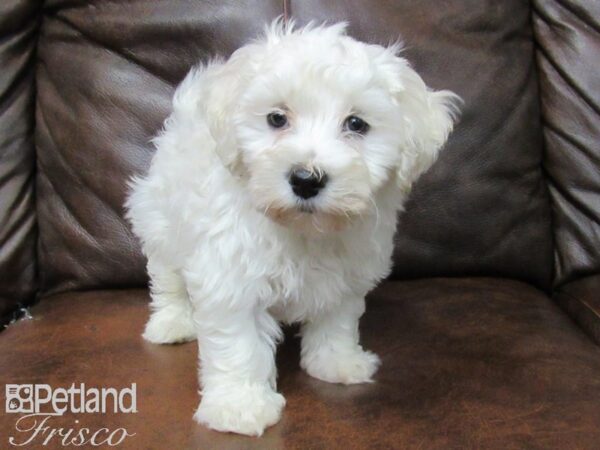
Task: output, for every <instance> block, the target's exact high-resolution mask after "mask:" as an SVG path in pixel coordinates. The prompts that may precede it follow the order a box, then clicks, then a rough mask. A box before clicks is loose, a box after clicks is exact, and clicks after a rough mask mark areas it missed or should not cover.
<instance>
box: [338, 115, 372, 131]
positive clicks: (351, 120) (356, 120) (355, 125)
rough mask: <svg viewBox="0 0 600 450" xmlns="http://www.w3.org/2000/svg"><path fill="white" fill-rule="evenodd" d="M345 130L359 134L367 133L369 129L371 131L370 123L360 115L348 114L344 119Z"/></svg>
mask: <svg viewBox="0 0 600 450" xmlns="http://www.w3.org/2000/svg"><path fill="white" fill-rule="evenodd" d="M344 130H347V131H351V132H353V133H358V134H365V133H366V132H367V131H369V124H368V123H367V122H365V121H364V120H362V119H361V118H360V117H358V116H348V117H346V120H345V121H344Z"/></svg>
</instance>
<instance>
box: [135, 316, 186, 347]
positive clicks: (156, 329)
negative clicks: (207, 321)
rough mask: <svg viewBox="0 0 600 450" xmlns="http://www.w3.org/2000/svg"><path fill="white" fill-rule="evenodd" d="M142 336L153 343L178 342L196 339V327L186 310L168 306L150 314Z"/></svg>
mask: <svg viewBox="0 0 600 450" xmlns="http://www.w3.org/2000/svg"><path fill="white" fill-rule="evenodd" d="M142 337H143V338H144V339H146V340H147V341H149V342H152V343H153V344H176V343H179V342H187V341H193V340H194V339H196V329H195V327H194V321H193V320H192V318H191V316H190V315H189V314H187V312H186V311H185V310H179V309H177V310H174V309H170V308H168V307H167V308H163V309H159V310H157V311H154V312H153V313H152V314H151V315H150V319H149V320H148V323H147V324H146V329H145V330H144V334H142Z"/></svg>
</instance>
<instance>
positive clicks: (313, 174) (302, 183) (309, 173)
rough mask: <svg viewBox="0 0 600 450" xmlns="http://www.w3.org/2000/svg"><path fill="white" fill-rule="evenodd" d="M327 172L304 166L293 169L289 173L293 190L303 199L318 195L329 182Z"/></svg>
mask: <svg viewBox="0 0 600 450" xmlns="http://www.w3.org/2000/svg"><path fill="white" fill-rule="evenodd" d="M327 180H328V177H327V174H326V173H324V172H320V171H315V170H309V169H306V168H304V167H298V168H295V169H293V170H292V171H291V172H290V175H289V183H290V186H291V187H292V191H293V192H294V194H296V195H297V196H298V197H300V198H301V199H304V200H307V199H309V198H312V197H316V196H317V195H318V194H319V192H320V191H321V189H323V188H324V187H325V185H326V184H327Z"/></svg>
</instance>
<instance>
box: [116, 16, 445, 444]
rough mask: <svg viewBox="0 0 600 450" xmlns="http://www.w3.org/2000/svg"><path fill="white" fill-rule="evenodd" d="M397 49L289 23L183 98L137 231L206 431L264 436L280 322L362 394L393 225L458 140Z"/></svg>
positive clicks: (164, 139) (168, 125)
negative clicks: (376, 293)
mask: <svg viewBox="0 0 600 450" xmlns="http://www.w3.org/2000/svg"><path fill="white" fill-rule="evenodd" d="M398 51H399V46H398V45H392V46H391V47H389V48H384V47H381V46H378V45H367V44H364V43H361V42H358V41H356V40H354V39H352V38H351V37H349V36H347V35H346V34H345V25H344V24H337V25H333V26H307V27H305V28H302V29H296V30H294V29H293V27H292V26H285V25H282V24H281V23H280V22H276V23H274V24H273V25H272V26H270V27H268V29H267V31H266V33H265V36H264V37H263V38H261V39H259V40H257V41H254V42H252V43H250V44H249V45H246V46H244V47H242V48H240V49H239V50H237V51H236V52H235V53H234V54H233V55H232V56H231V57H230V58H229V59H228V60H227V61H213V62H211V63H209V64H207V65H204V66H201V67H198V68H195V69H194V70H192V71H191V72H190V73H189V75H188V76H187V77H186V78H185V80H184V81H183V82H182V84H181V85H180V86H179V88H178V89H177V91H176V93H175V96H174V100H173V113H172V114H171V116H170V117H169V118H168V119H167V120H166V122H165V126H164V131H163V132H162V133H161V134H160V136H158V137H157V138H156V140H155V144H156V148H157V151H156V154H155V155H154V158H153V160H152V165H151V167H150V171H149V173H148V175H147V176H145V177H144V178H138V179H135V180H134V181H133V183H132V192H131V196H130V197H129V200H128V202H127V207H128V209H129V212H128V217H129V219H130V221H131V222H132V224H133V229H134V232H135V233H136V235H137V236H139V237H140V239H141V242H142V248H143V251H144V254H145V255H146V256H147V258H148V272H149V274H150V278H151V293H152V304H151V306H152V314H151V316H150V320H149V321H148V324H147V325H146V330H145V332H144V337H145V338H146V339H147V340H149V341H151V342H155V343H162V344H164V343H174V342H182V341H187V340H192V339H195V338H197V339H198V343H199V354H200V384H201V387H202V400H201V402H200V406H199V408H198V410H197V412H196V414H195V419H196V420H197V421H198V422H200V423H202V424H205V425H207V426H208V427H210V428H213V429H216V430H221V431H232V432H237V433H243V434H248V435H260V434H261V433H262V432H263V430H264V429H265V427H267V426H269V425H273V424H274V423H276V422H277V421H278V420H279V417H280V415H281V411H282V408H283V406H284V404H285V400H284V398H283V396H282V395H281V394H279V393H277V391H276V376H277V375H276V368H275V364H274V352H275V347H276V344H277V341H278V340H279V339H280V338H281V336H282V334H281V330H280V325H279V324H280V323H282V322H283V323H291V322H300V323H301V336H302V351H301V366H302V368H303V369H304V370H306V372H308V374H309V375H311V376H313V377H316V378H319V379H321V380H324V381H327V382H331V383H345V384H352V383H365V382H370V381H371V380H372V376H373V374H374V373H375V371H376V370H377V368H378V366H379V363H380V362H379V359H378V357H377V356H376V355H375V354H373V353H371V352H369V351H366V350H364V349H363V348H362V347H361V345H360V343H359V336H358V321H359V318H360V317H361V315H362V314H363V312H364V310H365V300H364V298H365V295H366V294H367V293H368V292H369V290H371V289H372V288H373V287H374V286H375V285H376V284H377V282H378V281H379V280H381V279H382V278H384V277H385V276H386V275H387V274H388V273H389V271H390V267H391V253H392V249H393V242H392V239H393V235H394V231H395V226H396V217H397V213H398V211H399V210H401V209H402V205H403V202H404V201H405V199H406V195H407V193H408V192H409V189H410V187H411V184H412V183H413V182H414V181H415V180H416V179H417V178H418V177H419V175H421V174H422V173H423V172H424V171H425V170H427V169H428V168H429V167H430V166H431V165H432V163H433V162H434V160H435V159H436V156H437V154H438V151H439V149H440V148H441V147H442V145H443V144H444V142H445V141H446V139H447V136H448V134H449V132H450V131H451V129H452V126H453V111H454V107H453V103H454V100H455V98H456V96H455V95H454V94H452V93H451V92H448V91H439V92H433V91H431V90H429V89H428V88H427V87H426V85H425V83H424V82H423V80H422V79H421V78H420V77H419V75H418V74H417V73H416V72H415V71H414V70H412V69H411V67H410V65H409V64H408V62H407V61H406V60H405V59H403V58H401V57H399V56H398V55H397V53H398Z"/></svg>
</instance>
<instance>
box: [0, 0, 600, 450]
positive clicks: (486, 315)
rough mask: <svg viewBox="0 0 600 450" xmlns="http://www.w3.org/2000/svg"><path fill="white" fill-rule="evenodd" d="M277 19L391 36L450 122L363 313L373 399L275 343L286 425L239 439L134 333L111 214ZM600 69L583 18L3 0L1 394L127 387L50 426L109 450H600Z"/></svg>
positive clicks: (300, 3)
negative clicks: (117, 401) (214, 79)
mask: <svg viewBox="0 0 600 450" xmlns="http://www.w3.org/2000/svg"><path fill="white" fill-rule="evenodd" d="M281 14H286V15H287V16H293V17H295V18H296V19H297V21H298V22H299V23H306V22H307V21H309V20H313V19H314V20H317V21H322V20H328V21H337V20H347V21H348V22H349V23H350V32H351V34H352V35H354V36H356V37H359V38H361V39H363V40H367V41H371V42H379V43H384V44H385V43H388V42H389V41H392V40H394V39H395V38H396V37H397V36H398V35H399V34H401V35H402V37H403V38H404V40H405V42H406V44H407V48H406V51H405V54H406V56H407V57H408V58H409V59H410V60H411V61H413V63H414V65H415V66H416V68H417V70H418V71H419V72H420V73H421V74H422V75H423V77H424V78H425V80H426V81H427V82H428V84H430V85H431V86H433V87H434V88H448V89H451V90H453V91H455V92H457V93H458V94H459V95H460V96H461V97H462V98H463V99H464V101H465V104H464V108H463V113H462V119H461V122H460V125H459V126H458V128H457V129H456V132H455V133H454V134H453V135H452V137H451V140H450V142H449V143H448V145H447V147H446V149H445V150H444V152H443V154H442V155H441V158H440V160H439V162H438V163H437V164H436V165H435V166H434V168H433V169H432V170H431V171H430V172H429V173H428V174H427V175H426V176H425V177H424V178H423V179H422V180H421V181H420V182H419V183H418V184H417V186H416V187H415V189H414V191H413V193H412V196H411V200H410V203H409V205H408V207H407V211H406V213H405V214H404V215H403V216H402V217H401V219H400V223H399V228H398V234H397V238H396V241H395V242H396V247H395V255H394V258H395V267H394V270H393V273H392V275H391V277H390V279H389V280H388V281H386V282H384V283H383V284H382V285H381V286H380V287H379V288H378V289H376V290H375V292H373V293H372V294H371V295H370V301H369V304H368V309H367V313H366V315H365V317H364V319H363V321H362V324H361V326H362V333H363V335H364V339H363V340H364V344H365V346H366V347H368V348H370V349H372V350H374V351H375V352H377V353H378V354H379V355H380V356H381V358H382V360H383V366H382V368H381V369H380V371H379V373H378V374H377V376H376V383H374V384H369V385H361V386H351V387H345V386H338V385H330V384H326V383H323V382H320V381H317V380H315V379H311V378H310V377H308V376H307V375H306V374H304V373H303V372H302V371H301V370H300V368H299V364H298V343H297V340H296V338H295V337H294V330H289V331H288V333H287V334H288V335H287V339H286V341H285V343H284V344H282V346H281V348H280V349H279V353H278V367H279V370H280V377H279V388H280V391H281V392H282V393H283V394H284V395H285V396H286V398H287V407H286V409H285V412H284V416H283V419H282V421H281V422H280V423H279V424H278V425H276V426H274V427H272V428H270V429H269V430H267V432H266V433H265V435H264V436H263V437H262V438H260V439H253V438H246V437H240V436H234V435H227V434H219V433H216V432H213V431H208V430H206V429H205V428H203V427H201V426H199V425H197V424H195V423H194V422H193V421H192V414H193V411H194V408H195V407H196V405H197V403H198V400H199V396H198V394H197V390H198V386H197V378H196V365H197V362H196V361H197V359H196V351H197V350H196V345H195V344H194V343H189V344H185V345H180V346H154V345H151V344H148V343H146V342H144V341H143V340H142V338H141V337H140V333H141V330H142V327H143V324H144V322H145V320H146V318H147V316H148V310H147V303H148V293H147V290H146V287H145V286H146V283H147V279H146V276H145V271H144V260H143V258H142V256H141V254H140V250H139V246H138V244H137V242H136V240H135V238H134V237H133V235H132V234H131V231H130V228H129V226H128V224H127V223H126V221H125V220H124V219H123V206H122V205H123V201H124V198H125V193H126V181H127V179H128V177H130V176H131V175H132V174H135V173H142V172H143V171H144V170H145V169H146V168H147V167H148V163H149V160H150V157H151V155H152V151H153V149H152V146H151V145H150V144H149V140H150V138H151V137H152V136H153V135H154V134H155V133H156V132H157V130H158V129H159V128H160V126H161V122H162V121H163V119H164V118H165V116H166V115H167V114H168V111H169V105H170V96H171V94H172V92H173V89H174V86H176V84H177V83H178V82H179V81H180V80H181V79H182V77H183V76H184V74H185V73H186V71H187V70H188V69H189V68H190V66H192V65H193V64H194V63H196V62H198V61H200V60H206V59H207V58H209V57H211V56H213V55H215V54H221V55H228V54H229V53H231V52H232V51H233V50H234V49H235V48H237V47H238V46H240V45H242V44H243V43H244V42H245V41H247V40H248V39H250V38H252V37H253V36H255V35H256V34H257V33H259V32H260V30H261V28H262V27H263V24H265V23H266V22H268V21H270V20H272V19H273V18H275V17H277V16H279V15H281ZM599 61H600V3H599V2H596V1H591V0H560V1H558V0H534V1H532V2H528V1H525V0H502V1H496V0H487V1H482V0H448V1H444V2H439V1H435V0H427V1H419V2H416V1H409V0H381V1H377V2H374V1H369V0H332V1H317V0H290V1H283V0H241V1H235V2H234V1H212V0H197V1H191V0H187V1H183V0H182V1H168V0H144V1H142V0H136V1H124V0H122V1H117V0H111V1H104V0H102V1H101V0H95V1H86V0H46V1H41V0H3V1H2V2H0V312H1V314H2V317H3V321H4V323H8V322H9V321H10V320H11V318H14V317H16V316H21V317H22V318H21V320H17V321H16V322H14V323H11V324H9V325H8V326H7V327H6V329H4V331H2V332H1V333H0V380H1V381H2V384H6V383H18V384H24V383H29V384H33V383H46V384H50V385H52V386H53V387H59V386H63V387H65V386H70V385H71V384H72V383H82V382H83V383H85V384H86V385H88V386H103V387H125V386H128V385H130V384H131V383H134V382H135V383H136V385H137V409H138V412H137V413H135V414H79V415H78V414H74V413H66V414H65V415H63V416H62V417H54V418H52V419H53V421H52V426H53V427H64V428H65V429H67V428H76V429H77V427H82V426H85V427H88V428H90V429H98V428H99V427H106V428H108V429H111V430H113V429H115V428H117V427H123V428H126V429H127V431H128V432H129V433H135V436H132V437H128V438H127V439H126V440H125V441H124V442H123V443H122V444H120V445H119V446H118V447H117V448H127V449H185V448H194V449H221V448H235V449H242V448H244V449H245V448H265V449H278V448H300V449H321V448H322V449H330V448H347V449H350V448H376V449H389V448H397V449H404V448H406V449H413V448H414V449H470V448H482V449H490V448H498V449H513V448H514V449H516V448H527V449H531V448H548V449H598V448H600V348H599V347H598V344H600V75H599V73H600V71H599V64H598V62H599ZM34 303H35V304H34ZM29 305H33V306H31V307H30V310H29V311H30V312H29V314H30V315H31V317H30V318H28V316H27V314H23V313H21V314H19V311H21V312H22V308H23V307H25V306H29ZM23 316H24V317H23ZM0 389H2V392H3V393H4V388H3V387H2V386H0ZM3 395H4V394H3ZM2 403H4V402H2ZM0 407H1V406H0ZM17 419H18V415H15V414H12V413H5V411H4V410H2V413H1V414H0V448H9V447H10V445H9V442H8V439H9V438H10V437H13V438H14V437H16V438H17V442H18V440H19V439H20V440H21V441H22V440H24V436H25V435H24V434H23V432H18V431H16V430H15V421H16V420H17ZM76 420H78V421H79V422H76ZM35 442H36V443H37V444H36V445H37V447H36V445H33V444H32V445H31V446H29V447H27V446H26V447H24V448H40V445H41V441H40V440H36V441H35ZM45 448H62V446H61V444H60V442H59V440H58V439H54V440H51V441H49V443H48V445H46V447H45ZM88 448H91V447H90V446H88Z"/></svg>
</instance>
